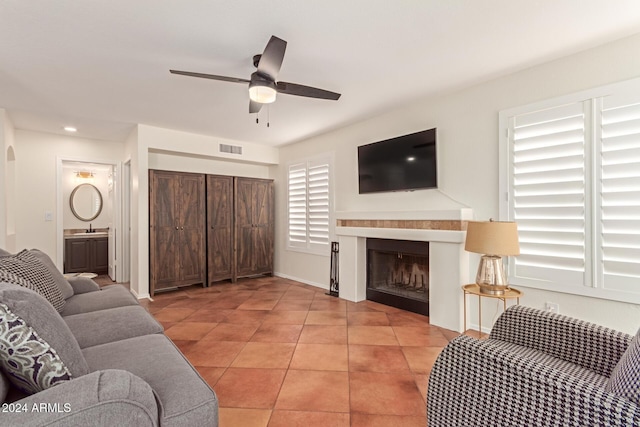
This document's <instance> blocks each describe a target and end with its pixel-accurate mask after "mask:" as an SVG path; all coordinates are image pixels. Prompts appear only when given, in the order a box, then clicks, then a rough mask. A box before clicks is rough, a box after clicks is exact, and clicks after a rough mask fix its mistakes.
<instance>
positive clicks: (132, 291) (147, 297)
mask: <svg viewBox="0 0 640 427" xmlns="http://www.w3.org/2000/svg"><path fill="white" fill-rule="evenodd" d="M129 292H131V293H132V294H133V296H134V297H136V299H149V300H151V301H153V299H152V298H151V295H149V294H142V295H138V293H137V292H136V291H134V290H133V289H129Z"/></svg>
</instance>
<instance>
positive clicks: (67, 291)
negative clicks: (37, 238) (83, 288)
mask: <svg viewBox="0 0 640 427" xmlns="http://www.w3.org/2000/svg"><path fill="white" fill-rule="evenodd" d="M29 252H30V253H31V254H32V255H33V256H35V257H36V258H38V259H39V260H40V262H41V263H42V264H43V265H44V266H45V267H47V270H49V273H51V277H52V278H53V282H54V283H55V284H56V286H57V287H58V289H60V293H62V298H64V299H67V298H70V297H71V296H72V295H73V288H72V287H71V285H70V284H69V282H67V279H65V278H64V276H63V275H62V273H60V270H58V268H57V267H56V265H55V264H54V263H53V261H52V260H51V258H49V255H47V254H45V253H44V252H42V251H41V250H38V249H31V250H30V251H29Z"/></svg>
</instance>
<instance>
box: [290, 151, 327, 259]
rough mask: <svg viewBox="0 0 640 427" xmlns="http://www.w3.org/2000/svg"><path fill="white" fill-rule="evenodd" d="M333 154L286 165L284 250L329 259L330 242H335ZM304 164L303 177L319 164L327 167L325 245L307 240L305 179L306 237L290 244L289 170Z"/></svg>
mask: <svg viewBox="0 0 640 427" xmlns="http://www.w3.org/2000/svg"><path fill="white" fill-rule="evenodd" d="M334 159H335V154H334V152H329V153H323V154H319V155H316V156H311V157H305V158H300V159H297V160H293V161H290V162H288V163H287V165H286V172H285V173H286V179H285V181H286V189H287V196H286V199H285V204H286V212H287V223H286V231H287V235H286V250H288V251H294V252H302V253H307V254H312V255H321V256H326V257H329V256H330V255H331V241H333V240H335V219H334V218H335V215H334V197H335V193H334V182H335V180H334V164H335V161H334ZM301 164H304V165H305V167H304V170H305V177H307V178H308V176H309V169H310V168H313V167H317V165H319V164H326V165H327V166H328V169H329V171H328V180H329V194H328V199H329V200H328V221H329V223H328V240H327V243H326V244H324V243H317V242H312V241H311V239H310V238H309V227H310V224H309V182H308V180H307V179H305V181H306V182H305V187H306V198H305V212H306V221H305V226H306V233H305V234H306V237H305V242H304V243H303V242H292V240H291V239H290V234H289V233H290V220H291V209H290V193H289V192H290V185H289V179H290V170H291V168H292V167H293V166H296V165H301Z"/></svg>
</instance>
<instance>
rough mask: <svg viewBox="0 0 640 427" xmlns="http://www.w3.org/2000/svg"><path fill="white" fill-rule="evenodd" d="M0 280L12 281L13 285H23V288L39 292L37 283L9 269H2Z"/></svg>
mask: <svg viewBox="0 0 640 427" xmlns="http://www.w3.org/2000/svg"><path fill="white" fill-rule="evenodd" d="M0 282H4V283H11V284H12V285H18V286H22V287H23V288H27V289H31V290H32V291H34V292H38V288H36V285H34V284H33V283H31V282H30V281H28V280H25V279H23V278H22V277H20V276H18V275H17V274H15V273H12V272H10V271H7V270H0Z"/></svg>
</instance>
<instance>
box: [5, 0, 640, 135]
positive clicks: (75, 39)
mask: <svg viewBox="0 0 640 427" xmlns="http://www.w3.org/2000/svg"><path fill="white" fill-rule="evenodd" d="M638 32H640V1H638V0H616V1H615V2H612V1H606V0H398V1H389V0H348V1H346V0H317V1H315V0H306V1H301V0H260V1H258V0H226V1H220V0H218V1H215V0H163V1H158V0H109V1H107V0H102V1H78V0H56V1H38V2H33V1H24V0H3V1H2V2H0V108H5V109H7V110H8V111H9V115H10V117H11V120H12V121H13V123H14V125H15V126H16V127H17V128H21V129H31V130H38V131H46V132H53V133H63V131H62V127H63V126H64V125H74V126H77V127H78V129H79V131H78V133H77V135H78V136H81V137H87V138H98V139H106V140H123V139H124V138H125V137H126V135H127V134H128V132H129V131H130V129H131V128H132V126H133V124H135V123H142V124H148V125H153V126H159V127H166V128H171V129H177V130H182V131H187V132H193V133H199V134H205V135H211V136H217V137H222V138H227V139H234V140H240V141H251V142H256V143H263V144H269V145H281V144H286V143H291V142H295V141H299V140H302V139H304V138H307V137H309V136H312V135H315V134H318V133H322V132H325V131H327V130H330V129H334V128H338V127H341V126H344V125H346V124H349V123H353V122H355V121H358V120H362V119H365V118H367V117H371V116H372V115H375V114H378V113H381V112H383V111H385V110H388V109H390V108H393V107H395V106H397V105H401V104H404V103H407V102H411V101H412V100H415V99H417V98H420V97H424V96H428V95H430V94H433V93H437V92H442V91H448V90H453V89H456V88H461V87H464V86H468V85H471V84H474V83H479V82H482V81H485V80H488V79H491V78H495V77H498V76H500V75H504V74H508V73H511V72H514V71H517V70H520V69H523V68H527V67H530V66H532V65H535V64H539V63H542V62H546V61H549V60H552V59H554V58H558V57H562V56H565V55H568V54H571V53H574V52H578V51H581V50H584V49H588V48H591V47H594V46H597V45H601V44H604V43H607V42H610V41H613V40H616V39H619V38H623V37H626V36H629V35H632V34H635V33H638ZM271 35H276V36H278V37H280V38H282V39H284V40H286V41H288V47H287V51H286V55H285V58H284V63H283V65H282V69H281V71H280V75H279V79H281V80H284V81H288V82H294V83H300V84H304V85H310V86H317V87H320V88H323V89H327V90H331V91H335V92H340V93H342V98H341V99H340V100H339V101H335V102H334V101H325V100H316V99H308V98H301V97H296V96H287V95H279V96H278V99H277V101H276V102H275V104H272V105H271V106H270V108H263V111H262V112H261V113H260V119H261V120H260V121H261V122H260V124H259V125H256V123H255V115H250V114H249V113H248V103H249V101H248V91H247V88H246V87H245V86H244V85H241V84H237V83H226V82H219V81H213V80H205V79H196V78H190V77H184V76H177V75H171V74H169V69H170V68H173V69H179V70H189V71H196V72H203V73H211V74H219V75H227V76H234V77H241V78H249V76H250V74H251V73H252V72H253V71H254V68H253V65H252V62H251V58H252V56H253V55H254V54H257V53H261V52H262V50H263V49H264V47H265V45H266V43H267V41H268V39H269V37H270V36H271ZM267 112H268V114H267ZM268 116H269V117H268ZM267 119H269V121H270V127H268V128H267V127H266V125H265V123H266V121H267Z"/></svg>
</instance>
